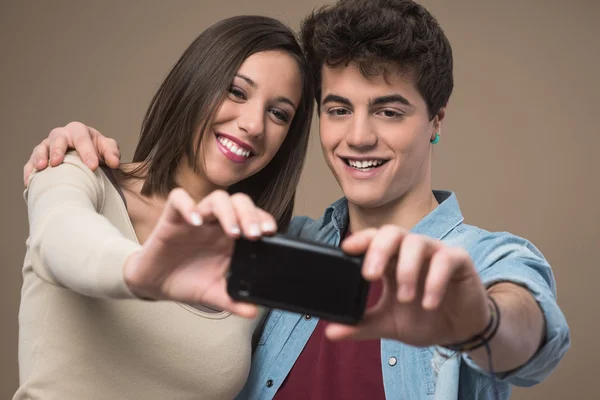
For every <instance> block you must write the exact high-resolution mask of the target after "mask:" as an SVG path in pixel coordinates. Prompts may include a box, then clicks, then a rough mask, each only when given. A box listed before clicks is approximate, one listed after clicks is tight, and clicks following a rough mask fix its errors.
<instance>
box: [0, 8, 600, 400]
mask: <svg viewBox="0 0 600 400" xmlns="http://www.w3.org/2000/svg"><path fill="white" fill-rule="evenodd" d="M423 3H424V4H425V5H426V6H427V7H428V8H429V9H430V10H431V11H432V12H433V13H434V14H435V15H436V16H437V17H438V19H439V20H440V22H441V24H442V25H443V26H444V27H445V30H446V32H447V34H448V36H449V38H450V41H451V42H452V44H453V47H454V51H455V59H456V69H455V71H456V90H455V92H454V95H453V97H452V98H451V103H450V107H449V110H448V117H447V123H446V124H445V127H444V129H443V136H442V140H441V142H440V144H439V145H437V146H436V148H435V153H436V154H435V168H434V183H435V186H436V187H437V188H447V189H452V190H455V191H456V192H457V194H458V197H459V199H460V201H461V205H462V208H463V211H464V213H465V215H466V219H467V222H469V223H472V224H476V225H479V226H481V227H484V228H487V229H491V230H508V231H512V232H513V233H516V234H519V235H522V236H525V237H527V238H529V239H530V240H532V241H533V242H534V243H535V244H536V245H537V246H538V247H539V248H540V249H541V250H542V251H543V252H544V254H545V255H546V256H547V258H548V259H549V260H550V262H551V263H552V265H553V266H554V270H555V274H556V279H557V281H558V289H559V302H560V304H561V305H562V307H563V310H564V312H565V314H566V316H567V319H568V321H569V323H570V326H571V328H572V339H573V345H572V348H571V350H570V352H569V353H568V355H567V357H566V358H565V360H564V361H563V363H562V364H561V366H560V367H559V368H558V370H557V371H556V373H555V374H554V375H553V376H552V377H551V378H550V379H548V380H547V381H546V382H544V383H543V384H541V385H539V386H537V387H535V388H533V389H529V390H522V389H517V390H515V395H514V397H513V398H515V399H534V398H543V399H565V398H569V397H571V398H578V399H579V398H591V397H595V396H592V392H593V391H595V393H596V394H598V393H600V391H599V390H598V389H597V387H598V385H597V384H595V381H594V379H595V373H594V372H595V371H597V370H598V369H597V363H598V361H597V360H598V355H599V354H598V338H597V336H598V329H599V328H600V313H598V306H597V301H598V296H597V295H596V291H595V290H594V289H595V281H597V280H598V279H600V268H599V267H598V256H597V253H596V250H597V248H598V244H599V239H600V212H599V211H598V208H597V207H596V204H595V203H596V200H597V198H598V195H599V194H600V193H599V185H598V183H597V173H596V171H595V168H594V165H593V164H592V157H593V154H594V153H596V152H597V151H598V149H599V147H600V146H599V145H600V140H599V135H598V128H597V122H596V121H597V120H596V117H597V115H598V112H599V110H600V97H599V94H598V93H600V84H599V77H598V75H597V74H598V71H600V46H599V45H598V43H597V38H599V37H600V27H599V25H598V24H597V20H598V17H600V3H599V2H597V1H595V0H571V1H569V2H565V1H562V0H545V1H544V0H527V1H524V0H511V1H492V0H453V1H449V0H423ZM320 4H321V2H320V0H304V1H292V0H257V1H243V0H220V1H218V2H214V1H208V0H206V1H198V0H189V1H183V0H180V1H169V2H167V1H159V0H152V1H151V0H135V1H134V0H128V1H121V0H110V1H102V2H95V1H76V0H71V1H67V0H62V1H59V0H55V1H52V2H45V1H32V0H20V1H8V0H3V1H2V4H1V5H0V50H1V52H0V127H1V129H2V134H1V135H2V143H3V146H2V147H1V152H2V153H1V154H2V156H1V158H0V162H1V163H2V168H0V171H1V174H2V175H1V177H2V183H3V184H4V189H3V195H2V218H1V219H0V221H2V227H1V228H0V232H1V235H2V236H1V237H2V263H1V264H2V279H1V280H0V282H1V287H0V296H1V297H0V300H1V301H0V310H1V313H2V314H1V317H0V318H1V320H2V328H1V330H0V354H1V355H0V360H1V361H0V371H1V373H0V398H2V399H8V398H10V397H11V396H12V394H13V392H14V390H15V388H16V385H17V329H18V327H17V313H18V306H19V290H20V286H21V275H20V268H21V263H22V258H23V254H24V251H25V239H26V237H27V219H26V211H25V204H24V202H23V199H22V182H21V167H22V164H23V163H24V161H25V160H26V159H27V157H28V156H29V153H30V150H31V148H32V147H33V145H34V144H36V143H37V142H39V141H40V140H41V139H42V138H43V137H45V136H46V135H47V133H48V132H49V131H50V129H51V128H53V127H55V126H59V125H64V124H65V123H67V122H69V121H71V120H74V119H77V120H82V121H85V122H87V123H88V124H90V125H92V126H94V127H96V128H98V129H99V130H100V131H101V132H104V133H105V134H107V135H109V136H112V137H115V138H116V139H118V140H119V142H120V143H121V146H122V150H123V154H124V159H127V158H128V157H129V156H130V155H131V154H132V150H133V148H134V144H135V142H136V138H137V134H138V130H139V125H140V121H141V118H142V115H143V113H144V111H145V109H146V106H147V105H148V102H149V100H150V97H151V95H152V94H153V92H154V90H155V89H156V88H157V85H158V83H159V82H160V81H161V79H162V78H163V77H164V76H165V74H166V73H167V71H168V69H169V68H170V67H171V66H172V64H173V63H174V62H175V61H176V59H177V58H178V57H179V55H180V54H181V53H182V51H183V50H184V49H185V48H186V47H187V46H188V44H189V43H190V42H191V41H192V40H193V39H194V38H195V37H196V35H197V34H198V33H199V32H200V31H201V30H203V29H204V28H205V27H207V26H208V25H209V24H211V23H213V22H215V21H217V20H219V19H221V18H224V17H226V16H230V15H234V14H248V13H254V14H266V15H270V16H274V17H278V18H281V19H282V20H284V21H285V22H287V23H289V24H290V25H292V26H293V27H294V28H296V27H297V26H298V23H299V21H300V18H301V17H302V16H303V15H304V14H305V13H307V12H308V11H310V10H311V9H312V8H313V7H315V6H317V5H320ZM339 194H340V192H339V190H338V188H337V186H336V183H335V181H334V180H333V179H332V178H331V177H330V175H329V172H328V171H327V168H326V166H325V164H324V162H323V161H322V156H321V153H320V148H319V145H318V141H317V140H316V129H315V135H314V136H313V142H312V147H311V153H310V156H309V159H308V163H307V167H306V169H305V173H304V179H303V182H302V186H301V190H300V193H299V195H298V207H297V209H298V213H302V214H309V215H312V216H317V215H319V214H320V213H321V211H322V210H323V208H324V207H325V206H327V205H328V204H329V203H330V202H331V201H333V200H334V199H335V198H336V197H337V196H339ZM573 396H575V397H573Z"/></svg>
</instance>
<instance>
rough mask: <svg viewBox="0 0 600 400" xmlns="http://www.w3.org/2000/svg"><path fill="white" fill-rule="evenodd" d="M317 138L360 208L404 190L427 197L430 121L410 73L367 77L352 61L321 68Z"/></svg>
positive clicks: (433, 128)
mask: <svg viewBox="0 0 600 400" xmlns="http://www.w3.org/2000/svg"><path fill="white" fill-rule="evenodd" d="M321 93H322V97H321V107H320V110H319V112H320V119H319V123H320V126H319V127H320V137H321V146H322V149H323V154H324V156H325V160H326V161H327V164H328V165H329V168H330V169H331V171H332V172H333V174H334V175H335V177H336V179H337V181H338V183H339V185H340V186H341V188H342V190H343V192H344V194H345V196H346V197H347V198H348V200H349V201H350V202H351V203H353V204H355V205H357V206H359V207H362V208H375V207H380V206H385V205H390V204H391V203H395V202H396V201H400V200H401V199H403V198H405V196H406V195H416V197H417V198H418V197H419V195H418V194H417V193H423V194H424V195H429V196H431V183H430V165H431V146H432V144H431V143H430V140H431V139H433V138H434V137H435V133H436V132H439V129H440V123H441V120H442V119H443V117H444V113H445V110H443V109H442V110H441V111H440V112H439V113H438V115H437V116H436V117H435V118H434V119H433V120H431V121H430V118H429V114H428V111H427V105H426V103H425V100H424V99H423V97H422V96H421V95H420V94H419V92H418V90H417V88H416V86H415V82H414V80H413V79H412V74H410V73H405V74H400V73H399V71H390V73H388V74H387V75H386V76H383V75H379V76H374V77H369V78H367V77H365V76H363V75H362V74H361V72H360V70H359V69H358V67H357V66H356V65H355V64H350V65H348V66H343V65H342V66H339V67H335V68H329V67H323V74H322V91H321Z"/></svg>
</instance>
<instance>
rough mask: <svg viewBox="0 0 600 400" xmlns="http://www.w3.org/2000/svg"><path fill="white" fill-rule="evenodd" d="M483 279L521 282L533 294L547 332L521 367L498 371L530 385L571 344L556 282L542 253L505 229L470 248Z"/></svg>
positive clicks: (504, 378)
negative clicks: (557, 293)
mask: <svg viewBox="0 0 600 400" xmlns="http://www.w3.org/2000/svg"><path fill="white" fill-rule="evenodd" d="M471 255H472V257H473V261H474V262H475V265H476V267H477V269H478V270H479V273H480V276H481V279H482V281H483V283H484V284H485V285H486V286H487V287H489V286H492V285H494V284H496V283H499V282H510V283H514V284H517V285H520V286H522V287H524V288H526V289H527V290H529V292H530V293H531V294H532V295H533V297H534V298H535V300H536V301H537V303H538V305H539V306H540V309H541V310H542V313H543V315H544V319H545V323H546V335H545V340H544V342H543V344H542V346H541V347H540V348H539V349H538V351H537V353H536V354H535V355H534V356H533V357H532V358H531V359H530V360H529V361H528V362H527V363H525V364H524V365H522V366H521V367H519V368H517V369H515V370H513V371H510V372H507V373H502V374H498V375H497V379H500V380H502V381H505V382H507V383H510V384H513V385H516V386H532V385H535V384H537V383H539V382H541V381H543V380H544V379H545V378H546V377H548V376H549V375H550V373H552V371H554V369H555V368H556V367H557V365H558V364H559V362H560V361H561V360H562V358H563V357H564V355H565V353H566V352H567V350H568V349H569V346H570V333H569V326H568V325H567V321H566V319H565V316H564V314H563V313H562V311H561V309H560V307H559V306H558V303H557V300H556V282H555V280H554V274H553V273H552V269H551V267H550V265H549V264H548V262H547V261H546V259H545V258H544V256H543V255H542V254H541V253H540V251H539V250H538V249H537V248H535V246H534V245H533V244H531V243H529V242H528V241H526V240H524V239H522V238H519V237H516V236H514V235H511V234H508V233H499V234H488V235H485V237H484V238H483V239H482V240H481V241H479V243H477V245H476V246H475V249H474V251H472V254H471ZM463 360H464V361H465V362H466V363H467V364H468V365H469V366H470V367H471V368H473V369H476V370H478V371H479V372H481V373H483V374H486V375H489V374H488V373H487V372H486V371H485V370H484V369H482V368H481V367H479V366H478V365H477V364H476V363H475V362H474V361H473V360H472V359H471V358H470V357H469V356H468V355H466V354H465V355H463Z"/></svg>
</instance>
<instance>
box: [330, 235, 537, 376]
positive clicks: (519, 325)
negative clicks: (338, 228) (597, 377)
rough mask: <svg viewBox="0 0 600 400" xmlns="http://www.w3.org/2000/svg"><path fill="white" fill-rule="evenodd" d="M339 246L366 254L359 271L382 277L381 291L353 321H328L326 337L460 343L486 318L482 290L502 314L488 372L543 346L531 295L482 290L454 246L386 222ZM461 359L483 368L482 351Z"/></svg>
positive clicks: (503, 288) (499, 287) (500, 286)
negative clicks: (353, 323) (372, 304)
mask: <svg viewBox="0 0 600 400" xmlns="http://www.w3.org/2000/svg"><path fill="white" fill-rule="evenodd" d="M342 248H343V249H344V250H345V251H347V252H348V253H350V254H363V253H365V252H366V256H365V263H364V266H363V276H364V277H365V278H366V279H367V280H370V281H374V280H378V279H383V281H384V290H383V294H382V297H381V299H380V301H379V302H378V304H377V305H376V306H375V307H373V308H371V309H369V310H367V312H366V313H365V317H364V319H363V321H362V322H361V323H360V324H359V325H357V326H355V327H350V326H345V325H340V324H330V325H329V326H328V327H327V331H326V334H327V336H328V337H329V338H330V339H344V338H390V339H395V340H399V341H401V342H404V343H406V344H410V345H413V346H419V347H428V346H436V345H441V346H444V345H452V344H456V343H460V342H464V341H466V340H469V339H470V338H472V337H473V336H474V335H476V334H479V333H481V332H482V331H483V330H484V329H485V328H486V326H487V324H488V323H489V321H490V317H491V316H490V313H491V311H490V309H489V307H488V304H489V303H488V302H489V300H488V299H487V296H488V295H489V296H492V297H493V298H494V300H495V301H496V303H497V304H498V306H499V309H500V314H501V315H502V317H501V322H500V326H499V328H498V331H497V332H496V334H495V336H494V337H493V338H492V340H491V341H490V348H491V352H492V354H493V364H494V368H495V371H496V372H506V371H511V370H514V369H515V368H518V367H520V366H522V365H523V364H525V363H526V362H527V361H528V360H529V359H531V357H533V356H534V354H535V353H536V352H537V351H538V349H539V348H540V346H541V345H542V343H543V340H544V334H545V319H544V316H543V314H542V311H541V309H540V307H539V305H538V304H537V302H536V300H535V298H534V297H533V295H532V294H531V293H530V292H529V291H528V290H527V289H525V288H523V287H521V286H519V285H516V284H513V283H510V282H500V283H497V284H494V285H493V286H490V287H489V288H487V289H486V288H485V286H484V285H483V283H482V281H481V279H480V278H479V274H478V273H477V270H476V269H475V265H474V264H473V261H472V260H471V258H470V256H469V254H468V253H467V252H466V251H465V250H463V249H461V248H453V247H449V246H447V245H446V244H444V243H442V242H441V241H439V240H433V239H431V238H428V237H426V236H421V235H415V234H412V233H409V232H408V231H406V230H404V229H402V228H400V227H397V226H392V225H390V226H385V227H382V228H381V229H379V230H375V229H367V230H364V231H361V232H358V233H356V234H354V235H352V236H350V237H349V238H347V239H346V240H345V241H344V242H343V243H342ZM469 356H470V357H471V359H472V360H473V361H475V363H477V364H478V365H479V366H480V367H482V368H484V369H487V368H488V365H489V364H488V361H489V360H488V356H487V352H486V351H485V349H484V348H479V349H476V350H473V351H471V352H469Z"/></svg>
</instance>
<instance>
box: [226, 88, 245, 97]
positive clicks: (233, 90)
mask: <svg viewBox="0 0 600 400" xmlns="http://www.w3.org/2000/svg"><path fill="white" fill-rule="evenodd" d="M229 93H231V94H232V95H234V96H235V97H237V98H238V99H243V100H246V93H244V91H243V90H241V89H240V88H237V87H235V86H230V87H229Z"/></svg>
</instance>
